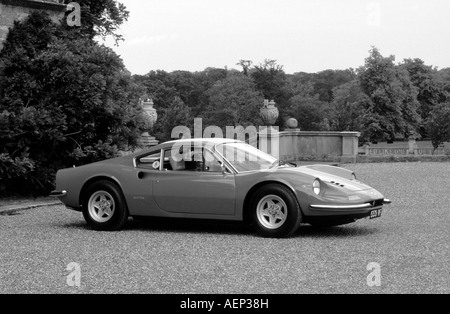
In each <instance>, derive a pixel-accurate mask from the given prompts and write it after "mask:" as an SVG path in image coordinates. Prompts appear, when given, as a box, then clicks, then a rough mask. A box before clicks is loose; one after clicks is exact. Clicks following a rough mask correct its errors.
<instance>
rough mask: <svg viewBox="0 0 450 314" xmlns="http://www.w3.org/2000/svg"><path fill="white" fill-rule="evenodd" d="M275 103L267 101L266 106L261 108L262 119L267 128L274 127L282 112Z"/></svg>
mask: <svg viewBox="0 0 450 314" xmlns="http://www.w3.org/2000/svg"><path fill="white" fill-rule="evenodd" d="M275 104H276V103H275V101H273V100H272V101H270V102H269V100H267V99H266V100H265V101H264V106H263V107H262V108H261V118H262V120H263V122H264V123H265V124H266V125H267V126H272V125H274V124H275V122H277V119H278V116H279V115H280V111H279V110H278V108H277V107H275Z"/></svg>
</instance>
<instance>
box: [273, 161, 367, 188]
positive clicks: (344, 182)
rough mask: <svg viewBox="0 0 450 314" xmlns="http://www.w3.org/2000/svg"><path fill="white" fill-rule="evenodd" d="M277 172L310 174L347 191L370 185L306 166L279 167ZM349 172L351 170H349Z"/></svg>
mask: <svg viewBox="0 0 450 314" xmlns="http://www.w3.org/2000/svg"><path fill="white" fill-rule="evenodd" d="M277 171H278V172H286V173H291V174H299V175H300V174H304V175H307V176H310V177H312V178H314V179H316V178H318V179H320V180H321V181H322V182H324V183H326V184H328V185H329V186H334V187H337V188H344V189H347V190H349V191H355V192H357V191H367V190H371V189H372V187H370V186H368V185H367V184H365V183H363V182H361V181H358V180H350V179H347V178H345V177H342V176H338V175H334V174H330V173H327V172H323V171H319V170H316V169H311V168H308V167H297V168H287V167H286V168H279V169H278V170H277ZM349 173H351V172H349Z"/></svg>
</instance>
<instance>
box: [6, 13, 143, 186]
mask: <svg viewBox="0 0 450 314" xmlns="http://www.w3.org/2000/svg"><path fill="white" fill-rule="evenodd" d="M0 60H1V68H2V72H3V74H2V77H1V80H0V87H1V89H0V96H1V97H0V125H1V127H0V128H1V133H0V154H1V158H0V195H11V194H28V193H31V194H34V195H39V194H46V193H48V192H49V191H50V190H51V189H52V188H53V182H54V175H55V173H56V170H57V169H59V168H64V167H71V166H73V165H82V164H85V163H89V162H94V161H98V160H102V159H105V158H111V157H115V156H117V155H118V152H119V151H120V150H126V149H129V147H135V146H137V140H138V138H139V136H140V134H141V129H142V127H143V123H144V121H143V119H142V109H141V108H140V106H139V102H138V99H139V96H140V95H141V94H142V92H143V90H142V89H141V88H140V87H139V86H138V85H137V84H135V83H134V82H133V80H132V77H131V74H130V73H129V72H127V71H126V69H125V67H124V65H123V62H122V60H121V59H120V58H119V57H118V56H117V55H116V54H115V53H114V52H113V51H112V50H111V49H109V48H106V47H104V46H100V45H98V44H97V43H96V42H95V41H93V40H92V39H90V38H89V37H87V36H77V30H76V31H75V32H72V31H71V30H70V29H68V28H65V27H64V26H63V25H62V26H57V25H55V24H54V23H52V22H51V20H50V19H49V18H48V17H47V16H46V14H44V13H37V12H36V13H33V14H31V15H30V17H29V18H28V19H27V20H26V21H24V22H23V23H16V24H15V27H14V28H13V29H12V30H11V31H10V33H9V36H8V39H7V41H6V44H5V47H4V49H3V50H2V51H1V52H0Z"/></svg>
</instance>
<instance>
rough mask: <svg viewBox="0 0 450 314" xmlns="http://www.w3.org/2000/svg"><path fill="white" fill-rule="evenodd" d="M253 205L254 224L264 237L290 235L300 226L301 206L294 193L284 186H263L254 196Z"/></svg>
mask: <svg viewBox="0 0 450 314" xmlns="http://www.w3.org/2000/svg"><path fill="white" fill-rule="evenodd" d="M251 206H252V222H253V225H254V227H255V229H256V231H257V232H258V233H259V234H260V235H261V236H263V237H273V238H285V237H289V236H291V235H292V234H293V233H294V232H295V231H297V229H298V228H299V226H300V222H301V219H302V214H301V210H300V207H299V205H298V203H297V200H296V199H295V196H294V195H293V193H292V192H291V191H290V190H289V189H287V188H286V187H284V186H281V185H276V184H271V185H266V186H263V187H262V188H260V189H259V190H258V191H257V192H256V194H255V195H254V196H253V198H252V205H251Z"/></svg>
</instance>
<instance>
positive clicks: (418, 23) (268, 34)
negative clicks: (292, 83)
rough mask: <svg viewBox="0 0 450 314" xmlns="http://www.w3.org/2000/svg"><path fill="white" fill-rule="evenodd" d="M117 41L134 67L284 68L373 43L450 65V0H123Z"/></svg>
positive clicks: (305, 67)
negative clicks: (245, 63) (270, 64)
mask: <svg viewBox="0 0 450 314" xmlns="http://www.w3.org/2000/svg"><path fill="white" fill-rule="evenodd" d="M118 1H119V2H122V3H123V4H125V6H126V7H127V9H128V10H129V11H130V18H129V20H128V22H126V23H125V24H124V25H122V26H121V28H120V30H119V31H118V32H119V33H120V34H122V35H123V36H124V38H125V41H124V42H121V43H120V46H119V47H115V46H114V42H113V41H112V40H111V39H108V40H106V42H105V44H106V45H107V46H109V47H111V48H113V49H114V50H115V51H116V52H117V53H118V54H119V55H120V56H121V57H122V59H123V60H124V63H125V66H126V67H127V69H128V70H129V71H130V72H131V73H132V74H146V73H148V72H150V71H152V70H165V71H168V72H172V71H176V70H186V71H192V72H195V71H202V70H204V69H205V68H207V67H217V68H225V67H227V68H229V69H230V68H235V69H239V66H237V65H236V64H237V63H238V62H239V60H241V59H243V60H252V61H253V62H254V63H255V64H260V63H262V62H264V60H265V59H271V60H277V63H278V64H280V65H283V66H284V70H285V71H286V73H296V72H309V73H316V72H319V71H323V70H327V69H333V70H344V69H348V68H358V67H360V66H362V65H364V60H365V58H367V57H368V56H369V50H370V49H371V47H372V46H375V47H377V48H378V49H379V50H380V52H381V54H382V55H383V56H386V57H387V56H390V55H394V56H395V57H396V62H401V61H403V59H405V58H420V59H422V60H423V61H424V62H425V64H427V65H432V66H435V67H437V68H439V69H442V68H447V67H450V1H449V0H379V1H366V0H276V1H275V0H145V1H144V0H140V1H138V0H118Z"/></svg>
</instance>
